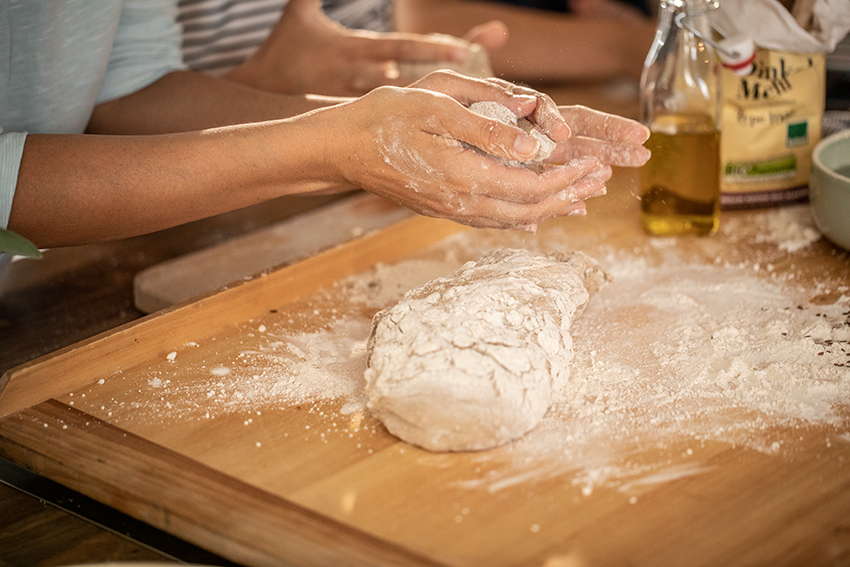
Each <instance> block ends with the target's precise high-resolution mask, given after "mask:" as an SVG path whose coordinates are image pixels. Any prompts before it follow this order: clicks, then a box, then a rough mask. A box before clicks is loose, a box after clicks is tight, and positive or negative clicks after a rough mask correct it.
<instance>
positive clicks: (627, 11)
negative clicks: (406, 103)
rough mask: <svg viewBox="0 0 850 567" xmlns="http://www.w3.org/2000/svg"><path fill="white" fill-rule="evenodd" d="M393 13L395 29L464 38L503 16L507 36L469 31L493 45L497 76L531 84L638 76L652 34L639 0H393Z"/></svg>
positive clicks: (651, 24) (650, 22)
mask: <svg viewBox="0 0 850 567" xmlns="http://www.w3.org/2000/svg"><path fill="white" fill-rule="evenodd" d="M393 13H394V21H395V29H397V30H399V31H403V32H413V33H432V32H439V33H445V34H454V35H460V36H465V35H466V34H468V33H469V32H468V31H467V30H473V34H475V33H476V28H477V30H478V32H480V29H481V28H478V26H482V25H483V26H485V27H486V26H490V27H492V25H493V22H492V20H496V21H499V22H502V23H503V24H504V26H505V31H506V35H505V37H504V38H502V39H499V38H498V37H496V36H495V34H494V33H492V32H490V33H489V34H484V35H481V34H480V33H479V35H478V36H477V39H473V37H474V36H469V35H466V37H467V39H472V40H473V41H480V42H481V43H482V44H483V45H484V46H485V47H486V48H487V49H488V51H489V52H490V61H491V64H492V66H493V70H494V72H495V73H496V75H498V76H499V77H502V78H504V79H507V80H510V81H524V82H532V83H541V82H567V81H588V80H590V81H593V80H604V79H613V78H627V79H630V80H634V81H636V80H637V79H639V78H640V73H641V71H642V69H643V62H644V59H645V58H646V54H647V53H648V52H649V47H650V45H651V44H652V39H653V37H654V33H655V20H654V19H653V18H652V17H651V16H650V15H649V12H648V10H647V9H646V8H645V5H643V4H642V3H641V2H640V0H637V1H636V2H631V3H626V2H620V1H618V0H569V1H568V0H524V1H523V0H489V1H486V0H393ZM493 38H495V39H496V41H495V42H493V43H489V44H488V43H487V42H488V41H490V40H492V39H493Z"/></svg>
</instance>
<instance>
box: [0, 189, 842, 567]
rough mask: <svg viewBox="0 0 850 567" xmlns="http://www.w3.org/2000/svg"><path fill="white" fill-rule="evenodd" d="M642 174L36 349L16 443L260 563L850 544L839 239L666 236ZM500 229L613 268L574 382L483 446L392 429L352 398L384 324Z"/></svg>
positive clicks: (439, 225) (17, 415) (664, 560)
mask: <svg viewBox="0 0 850 567" xmlns="http://www.w3.org/2000/svg"><path fill="white" fill-rule="evenodd" d="M632 183H633V180H631V179H630V178H629V177H627V176H622V177H621V178H620V180H619V181H618V183H617V185H616V190H613V188H612V194H611V195H609V196H608V197H607V198H605V199H597V200H594V201H593V202H592V203H591V205H590V209H591V211H590V216H589V217H588V218H587V219H564V220H559V221H552V222H550V223H546V224H545V225H544V226H543V228H542V229H541V231H540V232H539V233H538V234H536V235H530V234H517V233H503V232H497V231H478V230H467V229H463V228H462V227H460V226H458V225H455V224H453V223H450V222H446V221H438V220H433V219H427V218H422V217H414V218H411V219H408V220H405V221H402V222H400V223H398V224H395V225H393V226H392V227H390V228H387V229H385V230H382V231H380V232H378V233H376V234H372V235H368V236H365V237H363V238H360V239H357V240H355V241H352V242H349V243H347V244H345V245H342V246H340V247H338V248H334V249H331V250H329V251H326V252H323V253H321V254H319V255H317V256H315V257H312V258H309V259H306V260H304V261H301V262H298V263H296V264H294V265H291V266H288V267H285V268H282V269H280V270H276V271H273V272H271V273H268V274H266V275H262V276H258V277H255V278H253V279H250V280H248V281H243V282H240V283H238V284H236V285H234V286H233V287H231V288H229V289H227V290H224V291H221V292H218V293H214V294H210V295H207V296H204V297H202V298H200V299H198V300H196V301H193V302H189V303H186V304H183V305H181V306H178V307H175V308H170V309H166V310H164V311H160V312H159V313H157V314H155V315H152V316H149V317H147V318H145V319H142V320H141V321H139V322H135V323H132V324H129V325H127V326H124V327H121V328H119V329H116V330H114V331H111V332H109V333H106V334H104V335H101V336H98V337H95V338H94V339H91V340H89V341H85V342H83V343H81V344H78V345H74V346H73V347H70V348H68V349H64V350H62V351H59V352H57V353H55V354H53V355H51V356H48V357H45V358H42V359H39V360H37V361H34V362H32V363H30V364H27V365H24V366H22V367H19V368H17V369H15V370H13V371H11V372H9V373H7V374H6V375H5V376H4V377H3V383H0V385H2V386H3V387H4V389H3V390H2V392H0V416H2V418H0V456H3V457H4V458H8V459H10V460H13V461H15V462H17V463H19V464H22V465H23V466H26V467H28V468H30V469H32V470H34V471H36V472H38V473H39V474H42V475H44V476H47V477H49V478H51V479H54V480H56V481H58V482H60V483H62V484H65V485H66V486H69V487H71V488H73V489H75V490H78V491H80V492H83V493H85V494H87V495H89V496H92V497H94V498H96V499H98V500H100V501H102V502H104V503H106V504H108V505H110V506H113V507H115V508H117V509H119V510H122V511H124V512H126V513H128V514H130V515H132V516H135V517H137V518H139V519H141V520H144V521H146V522H149V523H150V524H152V525H155V526H157V527H159V528H161V529H164V530H166V531H168V532H170V533H173V534H175V535H177V536H179V537H181V538H184V539H186V540H188V541H191V542H193V543H195V544H197V545H199V546H202V547H205V548H207V549H209V550H211V551H214V552H216V553H218V554H220V555H222V556H224V557H227V558H229V559H232V560H234V561H237V562H240V563H244V564H247V565H289V564H291V565H441V566H464V565H493V566H498V565H534V566H546V567H560V566H575V565H623V564H630V565H682V564H688V565H752V564H772V565H775V564H789V565H790V564H807V565H816V564H836V563H839V564H840V562H841V561H846V560H847V558H848V557H850V538H848V537H847V534H848V533H850V473H848V470H850V469H848V463H850V409H848V406H847V404H846V403H844V402H846V400H844V402H842V401H841V400H838V401H836V400H835V399H834V396H835V392H841V391H842V390H841V388H842V387H843V386H842V384H846V383H847V380H848V376H847V374H846V373H847V372H850V367H843V366H842V367H839V366H838V364H841V363H840V362H839V360H844V359H842V358H840V356H842V355H841V353H842V352H844V351H843V350H842V349H845V348H847V346H846V345H845V344H843V343H842V340H843V339H840V337H842V336H843V335H840V334H837V333H839V332H840V331H841V329H843V327H842V325H845V324H850V320H847V318H848V315H850V307H848V295H850V291H848V290H850V258H848V254H847V252H845V251H841V250H839V249H837V248H835V247H833V246H832V245H830V244H829V243H827V242H825V241H823V240H815V239H814V238H813V237H812V235H811V233H810V232H809V230H808V227H807V226H806V224H805V219H806V212H805V210H804V209H800V208H795V209H793V210H789V211H788V212H781V211H771V212H761V211H749V212H747V211H744V212H736V213H729V214H727V215H725V216H724V221H723V223H724V227H725V228H724V229H723V230H722V231H721V233H719V234H718V235H716V236H715V237H712V238H706V239H697V238H677V239H652V238H648V237H646V236H644V235H643V234H642V233H641V231H640V228H639V226H638V221H637V201H636V200H635V199H634V197H633V196H632V195H631V193H630V191H631V190H632V189H631V188H632V187H633V185H632ZM801 223H802V224H801ZM505 246H510V247H521V246H524V247H528V248H531V249H535V250H542V251H551V250H563V249H571V250H572V249H578V250H583V251H585V252H587V253H588V254H590V255H592V256H594V257H595V258H597V259H598V260H599V261H600V262H601V263H602V265H603V267H605V268H606V269H608V270H609V271H611V272H612V273H614V275H615V281H614V283H613V284H612V285H610V286H609V287H608V288H606V289H603V290H602V291H601V292H600V294H599V295H598V296H597V297H595V298H593V299H592V300H591V304H590V305H589V306H588V309H587V311H586V312H585V313H584V314H583V315H582V318H581V319H579V320H578V321H577V322H576V324H575V326H574V341H575V348H576V361H575V364H574V381H573V382H574V384H573V385H572V386H571V387H570V388H569V389H568V392H567V394H568V395H569V396H571V398H570V399H566V400H562V401H560V402H559V405H558V407H557V408H554V409H553V412H552V413H551V415H549V416H547V419H546V420H544V423H542V424H541V426H540V427H539V428H538V429H537V430H535V431H533V432H532V433H531V434H529V435H528V436H527V437H526V438H525V439H523V440H520V441H518V442H515V443H513V444H510V445H507V446H504V447H500V448H497V449H495V450H492V451H486V452H481V453H460V454H434V453H429V452H426V451H423V450H420V449H418V448H416V447H412V446H410V445H407V444H405V443H403V442H401V441H399V440H397V439H395V438H393V437H392V436H390V435H389V434H388V433H387V432H386V431H385V430H384V429H383V427H382V426H381V425H380V424H379V423H377V422H376V421H375V420H374V419H373V418H372V417H371V416H370V415H369V414H368V411H367V410H365V409H364V407H363V405H362V397H361V396H360V392H361V390H360V389H361V388H362V384H361V383H360V382H359V376H360V375H361V374H362V370H363V367H364V365H365V362H364V357H363V346H364V343H365V339H366V335H367V334H368V324H369V318H370V317H371V315H372V314H373V313H374V312H375V311H376V310H377V309H378V308H379V307H380V306H381V305H382V304H388V303H392V302H393V301H395V300H397V298H398V296H399V294H400V293H402V292H403V291H404V290H405V289H407V288H409V287H411V286H413V285H416V284H417V283H422V282H424V281H427V280H428V279H430V278H433V277H436V276H439V275H445V274H446V273H448V272H450V271H451V270H452V269H454V268H455V267H457V266H459V265H460V264H461V263H463V262H464V261H466V260H468V259H471V258H475V257H477V256H478V255H479V254H480V253H482V252H483V251H486V250H489V249H492V248H494V247H505ZM727 296H728V298H729V300H728V309H725V308H718V306H720V307H723V306H725V305H726V304H725V303H724V298H725V297H727ZM737 313H740V314H741V316H740V317H738V318H737V319H736V317H737V315H736V314H737ZM677 317H678V319H677ZM762 318H763V319H762ZM780 326H781V327H782V329H784V331H783V330H782V329H780V328H779V327H780ZM762 327H764V328H765V329H773V328H774V327H776V330H777V335H779V336H781V332H785V333H786V336H788V333H789V332H790V333H791V334H792V335H794V337H793V339H794V340H793V341H792V342H788V343H787V344H786V343H782V342H781V339H779V341H780V342H779V343H778V344H779V347H776V346H775V345H774V346H770V345H766V344H761V343H758V342H757V340H758V339H760V338H764V337H768V336H772V335H771V334H770V332H768V331H764V332H763V333H762V332H761V331H760V329H761V328H762ZM798 331H800V332H799V333H798ZM806 333H808V336H807V335H806ZM819 333H820V334H819ZM823 333H827V335H829V333H832V335H829V336H832V337H838V339H835V338H833V339H825V338H823V337H822V336H821V335H822V334H823ZM798 335H799V336H798ZM812 337H814V338H812ZM830 341H831V342H830ZM827 343H828V344H827ZM699 345H702V346H699ZM807 345H812V349H819V350H822V351H823V354H821V355H819V354H818V352H815V350H812V352H809V353H808V354H807V351H806V348H808V346H807ZM804 347H805V348H804ZM771 348H774V349H776V348H778V349H779V350H771ZM783 348H784V349H785V350H789V351H791V350H793V351H794V352H800V353H802V354H801V355H800V358H798V359H794V360H788V357H787V355H786V354H785V353H783V352H782V349H783ZM712 349H713V350H712ZM718 353H720V354H718ZM764 353H767V354H764ZM727 355H728V357H727ZM759 356H761V357H762V358H758V357H759ZM753 357H756V358H753ZM771 357H773V359H771ZM823 360H828V361H829V365H828V366H827V365H823V366H818V364H819V363H820V361H823ZM848 360H850V358H848ZM778 362H782V363H783V364H777V363H778ZM746 365H749V367H748V368H749V370H746V369H743V370H742V368H743V366H746ZM788 368H791V369H793V370H794V371H795V372H796V373H797V374H793V375H792V374H789V375H788V376H785V375H784V374H783V372H784V371H785V370H787V369H788ZM812 372H814V377H813V380H812V384H808V383H807V382H806V380H804V379H803V378H801V376H807V375H808V374H811V373H812ZM801 373H802V374H801ZM806 373H808V374H806ZM821 376H822V377H823V378H824V381H823V382H822V383H820V384H817V382H818V378H819V377H821ZM686 382H687V383H688V384H685V383H686ZM789 384H791V385H796V386H799V387H800V388H798V389H796V390H795V389H794V388H793V387H790V386H789ZM686 386H687V387H686ZM816 386H817V387H820V388H821V389H819V390H818V388H817V387H816ZM742 391H745V392H742ZM818 392H820V393H818ZM759 396H766V398H765V399H761V398H760V397H759ZM771 396H773V397H771ZM777 396H778V397H777ZM783 396H784V397H783ZM818 396H820V397H818ZM830 396H832V397H830ZM751 399H752V403H749V402H750V400H751ZM729 400H731V401H733V402H735V403H729ZM821 402H823V403H821ZM795 404H796V405H795ZM801 407H805V408H807V409H806V411H803V410H801V409H800V408H801ZM701 408H702V409H701Z"/></svg>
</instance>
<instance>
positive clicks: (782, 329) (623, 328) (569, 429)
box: [71, 207, 850, 494]
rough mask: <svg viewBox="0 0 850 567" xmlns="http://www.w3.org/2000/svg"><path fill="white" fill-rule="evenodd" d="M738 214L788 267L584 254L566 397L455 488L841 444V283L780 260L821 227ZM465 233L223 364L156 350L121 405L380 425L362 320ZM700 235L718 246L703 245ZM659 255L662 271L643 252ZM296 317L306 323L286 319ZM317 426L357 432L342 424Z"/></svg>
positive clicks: (637, 477) (670, 471) (192, 414)
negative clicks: (590, 274)
mask: <svg viewBox="0 0 850 567" xmlns="http://www.w3.org/2000/svg"><path fill="white" fill-rule="evenodd" d="M786 211H788V212H786ZM786 215H787V216H786ZM782 217H785V220H782ZM776 219H780V220H776ZM789 223H790V224H791V225H792V226H791V227H790V228H789V227H788V226H786V225H788V224H789ZM738 224H739V225H740V226H737V228H736V226H735V220H734V218H733V220H732V221H730V222H727V224H726V225H725V226H726V227H727V230H730V231H737V232H734V237H733V236H729V235H727V236H726V237H727V238H730V239H738V240H741V241H744V242H745V243H748V244H754V245H759V246H761V247H762V248H763V249H764V250H767V252H769V254H766V258H767V260H769V262H774V261H776V258H779V260H781V262H778V264H781V263H783V262H784V268H782V269H780V268H779V267H778V268H776V269H773V268H772V267H770V268H768V265H769V262H768V261H767V260H765V258H760V257H754V258H751V259H742V258H731V259H730V258H726V257H719V256H718V257H716V258H714V261H713V262H712V261H711V257H709V258H708V263H706V258H703V259H702V260H700V261H699V262H697V261H693V262H691V261H690V260H689V259H688V258H682V257H681V256H680V255H679V251H678V250H679V249H678V248H677V247H676V246H675V240H671V239H651V240H648V241H647V243H646V244H645V245H644V247H643V248H642V249H640V250H638V249H635V250H630V251H623V250H612V249H606V248H605V247H604V246H600V247H598V248H597V249H596V250H595V251H591V250H587V251H588V253H589V254H591V255H593V256H594V257H595V258H596V259H597V260H598V261H599V262H600V264H601V265H602V266H603V267H604V268H605V269H606V271H608V272H609V273H610V274H611V275H612V276H613V277H614V281H613V282H612V283H611V284H609V285H608V286H607V287H605V288H604V289H603V290H602V291H601V292H600V293H599V294H597V295H596V296H594V297H593V298H592V300H591V301H590V302H589V304H588V306H587V308H586V310H585V312H584V313H583V315H582V316H581V317H579V318H578V319H576V320H575V322H574V323H573V327H572V334H573V341H574V348H575V358H574V361H573V369H572V376H571V378H570V380H569V381H568V384H567V386H566V388H564V390H563V391H562V395H561V397H560V399H559V400H558V402H557V403H556V404H555V405H554V406H553V407H552V408H551V410H550V411H549V412H548V413H547V415H546V416H545V418H544V420H543V422H542V423H541V424H540V425H539V426H538V427H537V428H536V429H534V430H533V431H532V432H530V433H529V434H528V435H526V436H525V437H524V438H523V439H521V440H519V441H518V442H515V443H512V444H510V445H508V446H506V447H502V448H500V449H497V450H493V451H485V452H481V453H475V454H473V455H472V456H471V458H472V460H473V461H474V462H475V463H476V464H477V467H475V470H476V471H480V472H476V473H475V474H472V473H469V474H470V477H469V478H461V479H458V480H457V481H456V482H455V486H457V487H460V488H465V489H469V490H487V491H491V492H498V491H500V490H504V489H508V488H511V487H514V486H516V485H518V484H520V483H524V482H535V481H542V480H546V479H552V478H564V479H566V482H568V483H571V484H573V485H575V486H577V487H579V488H580V489H581V492H582V493H583V494H591V493H593V491H594V490H595V489H596V488H598V487H602V486H608V487H612V486H613V487H616V488H618V489H619V490H622V491H625V492H628V493H635V494H636V493H639V492H640V490H641V487H642V486H647V485H651V484H653V483H659V482H667V481H670V480H673V479H676V478H682V477H686V476H689V475H695V474H701V473H702V472H704V471H705V470H708V468H707V465H705V464H703V463H701V462H700V461H699V460H695V459H690V458H689V457H690V456H691V455H693V454H694V453H695V452H698V450H699V449H700V448H703V447H709V446H713V445H717V444H720V445H722V446H724V447H726V446H730V445H731V446H735V447H741V448H745V449H747V450H752V451H757V452H759V453H762V454H765V455H771V456H776V457H783V456H787V455H793V454H794V451H795V440H797V439H798V437H797V436H796V434H795V432H796V431H799V432H801V435H802V432H804V430H805V429H806V428H807V427H810V426H817V427H825V428H827V430H828V431H829V432H831V433H829V434H828V437H826V438H825V439H824V443H850V423H848V407H849V406H850V289H848V287H847V286H842V285H835V284H832V283H830V282H829V281H815V282H814V288H813V289H811V288H805V287H803V286H801V285H800V284H799V283H798V281H799V278H797V277H795V272H794V268H793V264H792V267H790V268H789V267H788V264H789V262H788V261H787V260H785V259H784V258H790V259H791V260H792V261H793V258H794V256H790V255H789V254H790V253H791V252H792V251H797V253H798V254H804V253H805V249H806V247H809V246H812V245H813V243H814V242H815V241H816V240H817V239H813V238H812V237H811V235H810V233H809V231H808V229H809V227H810V224H809V219H808V217H807V215H806V214H803V210H802V209H795V208H793V207H791V208H788V209H784V210H782V211H777V212H775V214H768V213H765V214H764V216H763V217H762V216H761V215H759V216H757V219H756V221H755V222H753V223H750V224H748V225H746V226H743V224H742V223H738ZM774 224H776V227H775V228H773V229H771V228H770V227H771V226H773V225H774ZM780 225H782V226H785V229H787V230H784V229H781V226H780ZM468 234H469V233H461V234H459V235H456V236H454V237H451V238H449V239H447V240H445V241H444V242H442V243H441V244H440V246H439V249H438V250H437V251H435V252H433V253H428V254H427V256H426V257H425V258H424V259H415V260H406V261H402V262H400V263H398V264H396V265H383V264H379V265H377V266H374V267H373V268H371V269H369V270H367V271H366V272H364V273H362V274H359V275H357V276H353V277H350V278H347V279H345V280H342V281H340V282H337V283H336V284H335V285H334V286H332V287H331V288H329V289H326V290H324V291H321V292H318V293H317V294H316V295H317V297H316V298H315V300H312V299H311V300H310V301H312V302H313V303H310V302H308V303H306V304H304V305H299V306H298V308H297V309H295V310H294V312H293V313H275V314H273V315H271V314H270V315H269V316H268V317H264V318H262V321H260V320H254V321H249V322H246V323H245V324H244V329H243V332H242V333H241V334H240V335H239V338H238V345H237V348H235V349H233V351H234V352H235V353H236V354H235V355H233V356H232V357H230V359H228V360H216V363H215V365H211V366H207V365H206V363H205V361H204V359H203V354H202V353H201V354H198V353H199V352H200V350H202V349H199V348H198V345H193V346H192V347H191V348H189V347H188V346H187V345H184V346H183V347H181V348H178V349H176V351H173V352H177V355H176V357H171V358H170V359H168V360H165V356H164V355H163V363H162V365H161V366H158V367H156V368H153V369H151V370H150V371H149V372H148V374H147V375H145V376H144V377H143V382H142V383H141V388H140V389H139V392H138V396H136V397H135V399H134V400H133V401H132V402H121V404H129V405H132V404H138V406H137V407H138V408H147V409H146V411H148V412H150V411H151V410H150V408H151V407H152V401H151V400H154V401H159V404H160V405H158V406H157V411H159V412H160V413H159V414H157V415H156V416H155V417H156V419H160V420H163V421H167V420H168V419H174V420H178V419H179V420H187V419H210V418H216V417H220V416H229V415H238V416H245V419H244V423H245V424H250V423H251V417H250V416H251V415H252V413H253V412H257V413H259V412H264V411H265V410H267V409H277V410H280V409H286V408H289V407H294V406H298V407H304V408H306V409H310V408H313V407H314V408H317V409H316V410H315V411H316V421H317V426H316V427H315V428H316V429H318V428H319V427H323V425H322V423H323V422H322V420H324V421H327V422H328V423H327V424H325V425H328V426H330V424H331V423H332V424H333V425H334V426H335V425H336V423H337V422H339V423H342V422H343V421H346V422H347V421H349V420H353V421H356V423H357V427H360V428H371V429H372V430H373V431H378V430H379V428H380V426H379V425H377V423H376V422H375V420H374V419H371V418H370V417H369V416H368V414H365V413H364V411H365V410H364V405H363V402H364V400H363V397H362V389H363V371H364V370H365V347H366V340H367V337H368V334H369V329H370V324H371V315H372V314H373V313H374V312H375V311H377V310H378V309H381V308H383V307H386V306H388V305H392V304H393V303H395V302H397V301H398V300H399V299H400V298H401V296H402V294H403V293H404V292H405V291H407V290H408V289H410V288H411V287H414V286H417V285H420V284H422V283H425V282H427V281H429V280H431V279H433V278H435V277H438V276H442V275H446V274H448V273H450V272H451V271H453V270H455V269H456V268H457V267H459V266H460V265H461V264H462V263H463V262H464V261H466V260H467V259H470V258H475V257H477V256H479V255H481V254H483V253H484V252H487V251H489V249H490V247H491V246H492V243H488V242H487V239H486V238H481V236H480V235H477V237H476V238H470V237H469V236H468ZM516 238H517V239H522V238H526V240H520V244H517V243H514V242H509V243H508V244H504V239H505V238H504V237H500V239H501V240H500V242H499V245H500V246H514V247H516V246H518V245H521V246H526V247H528V248H530V249H535V248H542V250H541V251H547V250H546V248H547V246H550V245H551V243H552V242H555V240H553V241H549V242H548V243H547V240H546V238H545V236H544V237H541V238H540V239H538V240H534V239H527V238H529V237H527V236H524V235H517V236H516ZM704 242H705V247H706V250H709V251H711V250H713V248H712V246H715V244H713V243H712V240H710V239H709V240H705V241H704ZM590 247H591V245H590V244H587V243H582V242H577V243H576V248H577V249H588V248H590ZM754 248H757V246H754ZM777 250H778V251H780V252H781V254H779V253H777ZM637 252H640V254H638V253H637ZM653 255H654V256H653ZM659 255H660V256H661V257H663V258H664V262H663V266H664V267H663V268H661V267H659V263H658V262H657V261H654V260H651V259H647V258H645V256H653V258H655V259H657V257H658V256H659ZM842 281H844V280H842ZM341 305H344V306H345V308H340V307H339V306H341ZM298 317H302V318H304V319H305V320H308V319H309V321H308V323H309V324H306V323H305V324H301V323H304V321H300V320H295V321H293V318H296V319H297V318H298ZM313 318H315V321H313V320H312V319H313ZM202 346H203V347H204V348H208V347H210V345H209V344H203V345H202ZM217 369H227V370H228V371H227V372H226V373H225V372H222V371H221V370H217ZM180 373H182V374H180ZM182 376H188V377H191V379H182V378H181V377H182ZM98 387H103V386H98ZM71 399H74V398H71ZM110 409H113V408H109V407H107V408H106V410H110ZM320 412H321V415H320ZM140 413H141V412H140ZM131 418H132V419H141V417H138V416H136V417H132V414H131ZM241 422H242V421H241V417H240V423H241ZM324 431H326V432H327V433H326V434H327V435H333V434H339V435H345V436H348V435H350V433H349V430H348V429H345V428H341V429H340V430H339V432H338V433H337V429H334V428H330V427H325V429H324ZM323 435H325V433H323ZM305 439H306V438H305ZM315 439H316V438H315V437H314V438H312V441H305V442H315ZM250 441H251V443H252V445H253V443H254V441H255V440H254V439H253V438H252V439H250ZM267 445H268V443H264V444H263V447H264V448H265V447H266V446H267ZM410 450H413V449H410ZM647 455H652V456H651V457H647ZM659 455H663V457H659ZM443 458H449V457H447V456H443V455H436V456H435V459H423V461H422V463H423V464H422V466H429V464H428V463H437V462H442V461H441V459H443ZM434 466H439V465H434Z"/></svg>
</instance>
